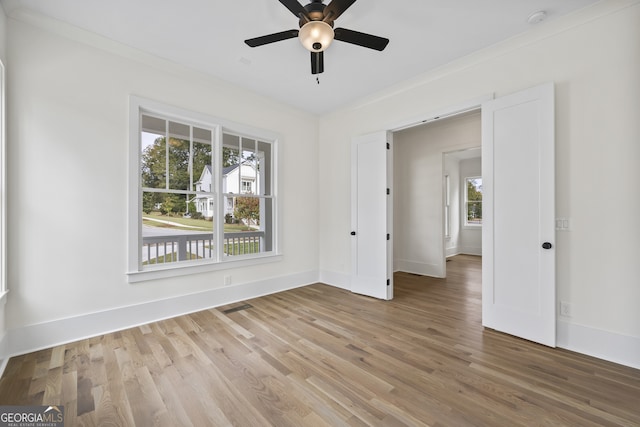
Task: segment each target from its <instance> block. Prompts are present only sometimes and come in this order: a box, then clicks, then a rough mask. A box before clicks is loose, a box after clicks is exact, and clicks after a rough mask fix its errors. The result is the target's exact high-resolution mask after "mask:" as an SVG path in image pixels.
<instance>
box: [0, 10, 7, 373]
mask: <svg viewBox="0 0 640 427" xmlns="http://www.w3.org/2000/svg"><path fill="white" fill-rule="evenodd" d="M6 50H7V17H6V15H5V13H4V9H3V8H2V7H0V61H2V63H3V64H4V65H5V67H6V65H7V60H6V58H7V56H6ZM5 304H6V296H3V297H0V372H2V366H3V363H4V361H3V356H4V355H5V354H6V350H7V349H6V346H7V342H6V339H5V337H6V332H7V325H6V315H5V313H6V309H5V307H6V305H5Z"/></svg>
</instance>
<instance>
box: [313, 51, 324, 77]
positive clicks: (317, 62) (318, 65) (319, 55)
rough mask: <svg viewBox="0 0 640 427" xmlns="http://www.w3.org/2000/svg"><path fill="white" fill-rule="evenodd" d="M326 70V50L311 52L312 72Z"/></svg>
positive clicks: (316, 72)
mask: <svg viewBox="0 0 640 427" xmlns="http://www.w3.org/2000/svg"><path fill="white" fill-rule="evenodd" d="M323 72H324V52H311V74H320V73H323Z"/></svg>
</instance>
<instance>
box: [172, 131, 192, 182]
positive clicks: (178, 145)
mask: <svg viewBox="0 0 640 427" xmlns="http://www.w3.org/2000/svg"><path fill="white" fill-rule="evenodd" d="M189 141H190V129H189V126H187V125H183V124H181V123H175V122H169V189H171V190H188V189H189V183H190V174H189V154H190V151H191V144H190V142H189Z"/></svg>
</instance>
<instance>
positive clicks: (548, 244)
mask: <svg viewBox="0 0 640 427" xmlns="http://www.w3.org/2000/svg"><path fill="white" fill-rule="evenodd" d="M552 247H553V245H552V244H551V243H549V242H544V243H543V244H542V249H551V248H552Z"/></svg>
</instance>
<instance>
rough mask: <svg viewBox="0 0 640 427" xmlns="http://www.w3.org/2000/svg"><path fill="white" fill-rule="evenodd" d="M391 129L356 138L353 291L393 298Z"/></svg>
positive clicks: (352, 213)
mask: <svg viewBox="0 0 640 427" xmlns="http://www.w3.org/2000/svg"><path fill="white" fill-rule="evenodd" d="M392 144H393V141H392V134H391V132H377V133H373V134H368V135H363V136H359V137H356V138H354V139H353V143H352V149H351V163H352V164H351V170H352V179H351V181H352V182H351V190H352V202H351V224H352V229H351V230H352V231H351V235H352V257H351V259H352V263H351V264H352V276H351V291H352V292H355V293H358V294H363V295H368V296H371V297H375V298H380V299H385V300H387V299H392V298H393V274H392V273H393V271H392V270H393V269H392V265H391V264H392V260H393V257H392V248H393V245H392V240H391V239H392V236H391V228H392V224H393V222H392V210H391V207H392V200H391V194H390V193H391V191H390V189H391V177H392V173H391V165H392V161H391V156H392V152H393V151H392Z"/></svg>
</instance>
